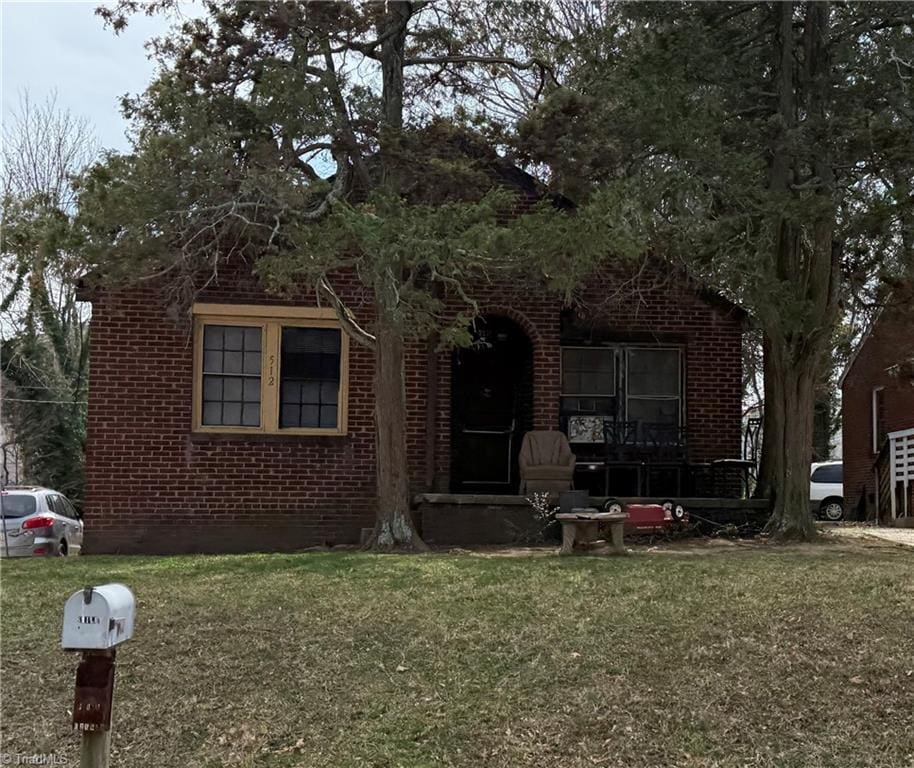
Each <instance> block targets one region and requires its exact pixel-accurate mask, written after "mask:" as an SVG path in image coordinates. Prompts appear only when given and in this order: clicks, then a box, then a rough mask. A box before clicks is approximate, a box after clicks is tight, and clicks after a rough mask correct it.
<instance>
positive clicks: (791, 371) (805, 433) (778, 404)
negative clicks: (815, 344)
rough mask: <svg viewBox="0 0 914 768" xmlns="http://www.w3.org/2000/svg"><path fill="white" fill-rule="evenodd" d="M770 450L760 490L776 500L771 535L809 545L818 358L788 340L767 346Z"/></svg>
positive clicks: (767, 441)
mask: <svg viewBox="0 0 914 768" xmlns="http://www.w3.org/2000/svg"><path fill="white" fill-rule="evenodd" d="M765 352H766V360H765V429H766V430H770V431H766V432H765V438H764V439H765V446H764V448H763V454H762V456H763V462H766V463H763V466H762V469H763V471H764V474H763V475H762V479H761V485H763V486H764V487H765V490H767V493H768V498H769V499H770V500H771V517H770V519H769V520H768V525H767V530H768V531H769V532H770V533H771V534H773V535H775V536H777V537H779V538H788V539H800V540H803V541H810V540H811V539H813V538H815V536H816V527H815V522H814V520H813V517H812V515H811V514H810V509H809V462H810V458H811V446H812V427H813V408H814V405H815V384H816V371H817V368H818V366H817V365H816V361H815V359H812V360H811V359H809V358H808V357H807V356H806V355H801V356H797V355H794V354H793V350H792V349H791V345H790V343H789V342H788V341H787V340H786V339H784V338H777V337H774V338H766V342H765Z"/></svg>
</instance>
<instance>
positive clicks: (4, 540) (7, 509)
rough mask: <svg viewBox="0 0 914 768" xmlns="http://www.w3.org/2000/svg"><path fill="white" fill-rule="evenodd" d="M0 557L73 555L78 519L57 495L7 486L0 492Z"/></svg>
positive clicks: (80, 540)
mask: <svg viewBox="0 0 914 768" xmlns="http://www.w3.org/2000/svg"><path fill="white" fill-rule="evenodd" d="M0 516H2V521H3V529H2V530H0V557H36V556H38V557H41V556H55V555H60V556H64V555H77V554H79V551H80V550H81V549H82V545H83V521H82V515H80V514H79V512H77V511H76V509H75V508H74V507H73V505H72V504H71V503H70V501H69V500H68V499H67V498H66V497H65V496H62V495H61V494H59V493H57V491H51V490H48V489H47V488H37V487H32V486H7V487H6V488H4V489H3V491H2V492H0Z"/></svg>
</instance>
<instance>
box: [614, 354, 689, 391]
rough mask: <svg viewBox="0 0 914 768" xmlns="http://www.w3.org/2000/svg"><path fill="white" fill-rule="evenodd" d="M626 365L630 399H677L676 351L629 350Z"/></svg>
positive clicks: (677, 355)
mask: <svg viewBox="0 0 914 768" xmlns="http://www.w3.org/2000/svg"><path fill="white" fill-rule="evenodd" d="M627 363H628V370H627V383H628V394H629V396H630V397H632V396H648V397H650V396H660V397H679V390H680V386H679V350H678V349H630V350H629V351H628V356H627Z"/></svg>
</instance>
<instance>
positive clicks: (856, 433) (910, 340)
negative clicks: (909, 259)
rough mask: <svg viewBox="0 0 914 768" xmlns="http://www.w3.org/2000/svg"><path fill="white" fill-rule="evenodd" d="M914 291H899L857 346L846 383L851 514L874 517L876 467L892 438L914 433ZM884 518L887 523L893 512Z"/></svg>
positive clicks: (843, 390)
mask: <svg viewBox="0 0 914 768" xmlns="http://www.w3.org/2000/svg"><path fill="white" fill-rule="evenodd" d="M912 360H914V286H911V287H908V288H905V289H899V290H896V291H895V292H894V293H893V295H892V297H891V298H890V299H889V301H888V303H887V305H886V306H885V307H884V308H883V310H882V311H881V312H880V313H879V315H878V316H877V317H876V318H875V320H874V322H873V323H872V324H871V325H870V327H869V328H868V330H867V331H866V333H865V334H864V336H863V338H862V340H861V342H860V344H859V345H858V346H857V349H856V350H855V352H854V354H853V356H852V357H851V360H850V362H849V363H848V366H847V368H846V370H845V372H844V375H843V376H842V378H841V393H842V394H841V409H842V422H843V423H842V435H843V437H842V439H843V452H842V453H843V461H844V496H845V509H846V510H847V512H848V513H849V516H850V517H858V518H859V517H872V516H873V515H874V514H875V510H876V503H877V495H878V494H877V488H876V475H875V473H874V466H875V465H876V463H877V459H878V458H879V455H880V452H881V451H883V450H884V448H885V446H886V439H887V435H889V434H890V433H897V432H903V431H904V430H909V429H914V377H912V375H911V370H912V368H911V361H912ZM885 506H886V505H885V504H883V509H881V510H880V518H881V519H882V520H883V521H885V520H886V519H887V509H885Z"/></svg>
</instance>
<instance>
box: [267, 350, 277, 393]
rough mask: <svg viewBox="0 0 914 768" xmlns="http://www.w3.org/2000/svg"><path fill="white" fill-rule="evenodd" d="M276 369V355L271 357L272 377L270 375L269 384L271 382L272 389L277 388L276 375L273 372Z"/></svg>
mask: <svg viewBox="0 0 914 768" xmlns="http://www.w3.org/2000/svg"><path fill="white" fill-rule="evenodd" d="M275 367H276V355H270V375H269V382H270V386H271V387H275V386H276V377H275V375H274V373H273V371H274V370H275Z"/></svg>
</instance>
